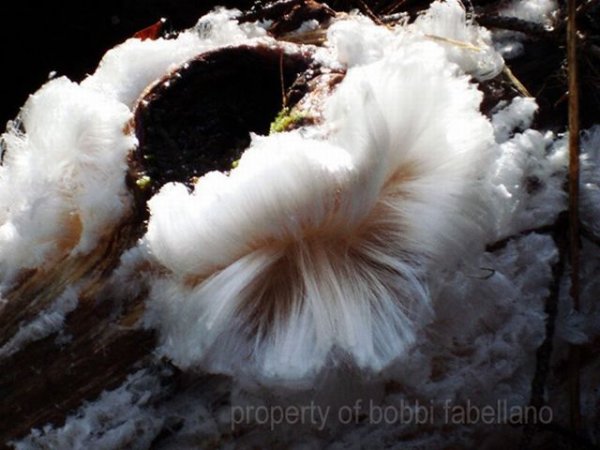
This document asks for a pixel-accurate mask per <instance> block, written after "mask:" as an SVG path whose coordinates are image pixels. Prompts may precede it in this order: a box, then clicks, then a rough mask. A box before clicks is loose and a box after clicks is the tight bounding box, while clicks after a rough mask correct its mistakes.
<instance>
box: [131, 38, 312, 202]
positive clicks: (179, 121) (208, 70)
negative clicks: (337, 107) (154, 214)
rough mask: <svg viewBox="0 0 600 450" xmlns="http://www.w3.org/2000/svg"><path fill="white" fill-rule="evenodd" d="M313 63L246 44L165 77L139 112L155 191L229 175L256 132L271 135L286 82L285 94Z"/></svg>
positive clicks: (140, 154) (141, 155)
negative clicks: (173, 183) (206, 176)
mask: <svg viewBox="0 0 600 450" xmlns="http://www.w3.org/2000/svg"><path fill="white" fill-rule="evenodd" d="M310 62H311V61H309V60H308V58H307V57H305V56H303V55H300V54H294V55H283V56H282V52H281V50H280V49H272V48H267V47H248V46H241V47H234V48H225V49H220V50H217V51H214V52H210V53H206V54H203V55H201V56H199V57H197V58H195V59H193V60H191V61H189V62H188V63H187V64H185V65H184V66H182V67H181V68H179V69H178V70H176V71H175V72H173V73H172V74H170V75H169V76H167V77H165V78H164V79H162V80H161V81H160V82H159V83H158V84H156V85H155V86H154V87H153V88H151V89H150V91H149V92H148V93H147V94H146V95H144V97H143V98H142V100H141V101H140V102H139V105H138V107H137V109H136V111H135V132H136V135H137V137H138V139H139V148H138V150H137V152H136V160H137V163H138V164H139V165H141V168H142V172H144V173H145V174H146V175H148V176H149V177H150V179H151V189H150V190H151V191H152V192H154V191H156V190H157V189H158V188H160V186H162V185H163V184H165V183H167V182H170V181H180V182H184V183H186V184H187V185H188V186H189V185H190V184H191V182H192V179H193V178H194V177H198V176H201V175H203V174H205V173H207V172H209V171H211V170H221V171H223V170H228V169H229V168H230V167H231V164H232V162H233V161H235V160H236V159H238V158H239V157H240V155H241V153H242V151H243V150H244V149H245V148H246V147H247V146H248V145H249V143H250V132H254V133H257V134H263V135H264V134H267V133H268V132H269V126H270V124H271V122H272V121H273V119H274V118H275V116H276V115H277V113H278V112H279V111H280V110H281V108H282V86H281V80H282V77H283V84H284V88H285V89H286V90H287V89H288V88H289V87H290V86H291V85H292V84H293V83H294V81H295V80H296V78H297V77H298V75H299V74H300V73H302V72H304V71H306V70H307V69H308V66H309V64H310Z"/></svg>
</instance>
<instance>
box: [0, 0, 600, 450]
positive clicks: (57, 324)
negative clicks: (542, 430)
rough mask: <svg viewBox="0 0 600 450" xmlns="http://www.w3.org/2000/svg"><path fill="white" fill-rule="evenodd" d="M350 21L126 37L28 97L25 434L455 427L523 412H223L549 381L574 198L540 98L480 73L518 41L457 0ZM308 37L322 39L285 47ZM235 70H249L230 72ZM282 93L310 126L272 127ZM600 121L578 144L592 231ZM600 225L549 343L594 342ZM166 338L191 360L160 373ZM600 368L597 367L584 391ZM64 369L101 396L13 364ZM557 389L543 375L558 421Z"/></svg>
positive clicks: (21, 145) (22, 269)
mask: <svg viewBox="0 0 600 450" xmlns="http://www.w3.org/2000/svg"><path fill="white" fill-rule="evenodd" d="M527 3H528V5H529V6H528V7H526V6H527V5H525V6H522V5H521V6H519V5H516V4H513V5H512V6H509V7H508V8H509V9H507V10H506V11H505V13H506V14H513V15H516V16H519V17H520V16H523V15H524V14H525V15H526V14H534V15H535V17H534V16H531V17H529V16H527V17H528V18H529V19H530V20H534V19H535V20H536V21H537V20H539V21H542V22H545V21H546V17H547V16H548V14H549V13H548V11H550V9H551V7H552V5H553V3H552V2H546V3H543V2H539V3H540V5H542V3H543V5H542V6H543V8H542V6H540V8H542V9H543V11H542V10H541V9H540V11H538V9H539V8H538V9H536V8H534V6H535V5H533V3H535V2H533V3H532V2H527ZM529 7H531V8H533V9H531V8H530V9H531V11H533V12H527V11H529V9H527V8H529ZM510 8H512V9H510ZM513 10H514V11H513ZM296 12H297V11H296ZM332 15H333V13H331V14H329V13H328V14H325V16H326V18H325V19H323V20H322V21H321V23H320V24H319V23H317V22H315V21H314V20H315V19H311V22H310V23H308V24H305V25H302V24H297V25H298V27H296V28H297V31H295V32H291V33H290V32H289V30H287V29H286V34H285V35H284V37H285V38H286V40H287V41H286V42H284V41H280V40H277V39H276V38H275V37H274V36H273V35H272V34H271V33H274V31H273V28H272V27H271V26H272V23H267V22H256V23H254V22H251V21H250V22H248V21H246V22H245V23H240V22H243V20H242V18H243V15H242V14H241V13H240V12H239V11H237V12H236V11H227V10H217V11H215V12H214V13H211V14H209V15H208V16H206V17H203V18H201V19H200V21H199V22H198V25H197V26H196V27H194V28H193V29H191V30H187V31H184V32H182V33H180V34H179V35H178V36H177V37H175V38H172V39H163V38H159V39H156V40H146V41H140V40H139V39H135V38H134V39H130V40H128V41H127V42H125V43H123V44H122V45H120V46H117V47H116V48H114V49H112V50H110V51H109V52H108V53H107V54H106V55H105V57H104V58H103V60H102V61H101V63H100V65H99V67H98V69H97V71H96V72H95V73H94V74H93V75H92V76H90V77H89V78H87V79H86V80H84V81H83V82H82V83H81V84H76V83H72V82H70V81H68V80H66V79H64V78H60V79H56V80H52V81H50V82H49V83H47V84H46V85H45V86H43V87H42V88H41V89H40V91H38V92H37V93H36V94H34V95H33V96H32V97H31V98H30V99H29V101H28V102H27V103H26V105H25V106H24V108H23V110H22V112H21V115H20V121H15V122H13V123H12V124H11V125H10V126H9V129H8V130H7V132H6V133H5V134H4V135H3V142H4V144H3V146H4V149H5V150H4V153H3V163H2V165H1V166H0V186H4V187H5V189H2V190H0V191H1V192H0V267H1V268H2V279H1V280H0V281H1V282H2V285H1V287H2V296H3V297H2V303H1V305H0V308H2V309H0V320H4V321H5V324H6V326H5V327H4V329H3V331H2V333H1V334H0V338H1V340H0V364H3V366H2V367H0V369H2V373H3V375H2V376H0V388H4V389H6V390H7V391H10V392H14V394H13V395H14V396H15V397H14V400H15V401H18V400H19V398H20V397H19V396H23V398H25V399H31V400H30V401H29V404H30V406H27V407H25V406H24V408H25V409H26V408H29V409H28V410H27V409H26V411H29V412H28V413H24V416H25V417H26V419H27V420H20V421H18V424H16V425H14V426H15V427H16V429H15V430H14V431H13V430H8V429H7V430H3V433H4V434H2V436H3V437H11V438H16V437H21V436H23V435H24V434H26V433H27V432H28V431H29V429H30V428H32V427H33V428H35V431H33V432H31V433H30V435H29V436H28V437H26V438H25V439H24V440H21V441H19V443H18V444H17V447H18V448H31V447H34V448H35V446H42V447H43V446H53V445H54V446H63V445H67V444H65V443H67V442H71V443H76V445H79V446H80V447H81V448H88V447H92V448H93V447H94V446H96V447H98V448H102V447H103V446H105V447H106V446H108V447H110V446H113V447H114V446H124V445H130V444H131V443H132V442H137V444H136V445H138V448H145V447H147V446H150V445H163V444H164V446H165V447H164V448H181V446H182V445H184V443H185V440H186V437H189V439H192V440H193V439H194V436H196V438H198V439H200V440H201V441H202V442H205V440H207V441H210V440H213V442H220V443H223V442H221V441H220V440H225V441H227V440H232V439H233V438H234V437H235V438H237V437H239V443H240V445H242V446H244V445H245V446H252V445H257V442H258V443H259V444H261V443H262V444H264V443H265V442H267V441H268V442H269V443H272V444H273V445H274V444H280V445H284V444H285V443H291V442H294V440H299V441H302V442H304V441H305V442H309V443H310V442H312V443H313V444H312V445H315V446H316V448H319V447H320V446H323V445H325V443H326V442H328V443H331V442H337V444H338V445H340V446H343V445H347V444H349V443H353V442H357V441H358V442H367V441H368V442H372V443H374V444H373V445H375V446H378V445H381V446H383V445H384V443H385V442H387V441H389V440H390V439H392V438H393V439H404V440H405V444H406V446H410V445H413V446H418V445H425V446H426V448H441V447H442V446H443V445H448V444H455V445H457V446H461V445H463V446H464V445H471V444H473V443H476V442H481V439H482V436H484V435H486V436H488V443H489V442H494V441H498V440H499V439H502V436H503V434H504V433H508V432H507V431H506V429H507V428H508V427H498V428H497V429H494V430H493V432H489V430H488V429H486V428H485V427H483V426H481V424H473V426H469V427H463V426H455V427H450V428H451V429H448V426H447V425H448V424H447V423H444V421H443V419H442V418H440V417H436V418H434V419H433V420H432V422H431V423H430V426H429V427H428V428H427V429H424V428H421V427H419V426H418V425H417V424H415V423H401V424H394V426H393V427H391V426H383V425H382V426H374V425H372V424H369V422H368V421H365V422H362V423H361V424H355V426H353V427H347V428H344V427H342V426H341V425H340V424H339V423H335V421H333V422H331V423H327V424H326V426H325V425H324V426H323V429H321V430H319V433H316V432H315V429H314V428H311V427H310V426H308V427H305V428H302V429H294V430H293V432H292V431H290V430H288V429H286V428H285V427H284V428H282V429H281V430H279V432H275V433H273V434H270V435H269V437H268V438H267V437H263V438H258V437H257V436H259V434H260V432H261V431H264V430H261V427H260V426H259V425H260V424H256V423H252V422H248V423H244V424H242V425H241V426H240V430H238V433H239V435H236V436H234V435H233V434H232V433H231V430H230V429H228V427H231V426H232V424H231V422H228V421H227V420H228V419H227V417H226V416H227V414H229V420H231V412H230V409H228V408H234V407H236V406H242V405H248V404H261V405H262V404H275V405H277V404H278V403H283V402H286V401H287V402H297V403H298V404H306V403H307V402H309V401H312V400H311V399H312V398H313V396H316V398H317V399H319V401H321V402H322V403H323V404H329V403H327V402H330V403H332V404H333V403H336V402H337V404H338V406H339V405H340V404H343V403H344V401H346V402H348V401H350V400H349V397H348V394H347V393H346V392H345V391H344V386H346V387H348V386H352V389H351V390H352V396H353V397H352V398H353V399H354V398H365V399H366V398H369V399H370V400H373V399H375V401H376V402H377V403H378V404H380V405H387V406H392V407H398V408H400V405H401V404H402V403H403V402H411V401H412V402H414V401H415V399H418V400H419V401H422V402H429V403H428V404H431V405H433V407H441V406H442V405H443V404H444V402H445V401H448V400H450V401H452V402H454V403H457V404H465V403H466V402H474V403H476V404H477V405H481V406H484V405H489V404H495V402H498V401H505V402H507V404H508V405H512V406H524V405H527V404H528V402H529V400H530V395H531V379H532V378H533V376H534V373H535V372H536V351H537V349H538V348H539V346H540V345H541V343H542V342H543V341H544V338H545V333H546V325H545V321H546V319H547V317H546V313H545V301H546V298H547V297H548V295H549V293H550V290H551V286H552V285H553V282H554V280H553V268H554V267H556V264H557V262H558V261H559V258H560V252H559V249H558V248H557V246H556V243H555V242H554V240H553V238H552V236H551V235H549V234H547V233H546V231H547V230H548V229H551V228H552V227H553V226H554V224H555V223H556V221H557V218H558V217H559V215H560V213H561V212H563V211H564V210H565V209H566V195H565V192H564V189H563V184H564V181H565V176H566V146H565V139H564V138H562V137H559V136H557V135H556V134H555V132H552V131H544V130H536V129H533V128H532V123H533V121H534V117H535V114H536V110H537V105H536V102H535V101H534V100H533V99H531V98H527V99H526V98H521V97H514V95H510V96H505V98H502V100H501V101H499V102H498V101H496V102H495V103H494V104H493V105H492V106H491V107H490V108H489V109H485V108H483V107H482V100H483V97H484V95H483V93H482V91H481V90H480V89H478V88H479V87H481V86H483V84H482V83H491V82H493V81H494V80H496V79H497V78H498V77H499V76H501V75H499V74H501V73H502V71H503V70H504V60H503V59H502V57H501V56H500V54H499V53H498V52H497V51H496V50H495V49H494V46H493V41H492V35H491V33H490V31H488V30H486V29H484V28H482V27H480V26H478V25H477V24H476V23H474V22H473V21H472V20H471V19H468V18H467V15H466V13H465V10H464V9H463V7H462V6H461V5H460V4H459V3H458V2H456V1H447V2H434V3H433V4H432V5H431V7H430V9H429V10H427V12H425V13H424V14H422V15H421V16H419V17H418V18H417V19H416V20H415V21H414V22H413V23H411V24H408V22H407V21H405V20H403V21H400V22H398V23H397V24H392V25H390V26H381V25H376V24H374V23H373V22H372V21H371V20H369V19H367V18H365V17H364V16H362V15H360V14H358V13H356V12H354V13H351V14H338V15H335V17H334V18H333V19H332V20H328V19H327V18H328V17H330V16H332ZM536 18H537V19H536ZM238 19H240V22H238ZM294 23H295V22H294ZM270 27H271V28H270ZM293 29H294V28H292V30H293ZM267 30H269V31H267ZM316 32H320V33H321V34H320V39H322V42H321V44H320V45H318V46H317V45H312V44H311V45H309V44H295V43H291V42H289V41H294V36H295V37H296V38H297V39H300V38H299V36H305V35H306V33H316ZM296 42H297V40H296ZM238 72H245V73H247V75H246V76H247V78H248V80H250V81H251V82H247V83H246V84H240V85H239V86H238V85H237V84H236V85H235V86H234V84H235V83H236V78H237V77H238V76H244V75H239V73H238ZM219 83H220V84H219ZM240 86H241V87H240ZM488 86H489V85H488ZM282 90H283V93H282ZM282 96H283V98H282ZM198 97H200V98H198ZM282 111H283V113H285V114H289V117H294V118H295V120H290V121H289V123H286V126H285V127H282V129H278V131H279V132H277V133H271V134H268V131H269V124H270V123H271V122H273V121H274V120H275V119H276V117H278V113H280V112H282ZM279 115H280V116H281V114H279ZM598 135H599V133H598V130H597V127H596V128H592V129H590V130H588V131H587V132H586V133H585V135H584V138H583V142H584V144H583V149H584V153H583V157H582V164H583V177H582V191H583V194H582V204H584V205H587V206H585V208H586V209H585V212H582V217H583V220H584V225H585V226H586V227H587V228H588V229H589V232H590V233H591V236H597V235H598V229H599V228H600V227H599V225H598V223H599V217H598V207H597V201H596V200H597V197H598V195H597V191H598V183H599V181H598V180H600V174H599V172H598V164H599V163H598V152H597V147H598V145H599V142H600V139H598ZM592 241H593V239H590V240H589V242H588V241H585V246H584V255H586V256H585V257H586V263H585V264H584V266H583V272H582V273H583V280H582V293H583V296H582V298H583V302H584V303H583V304H584V307H585V308H587V309H585V311H587V312H588V313H589V316H588V317H584V316H583V315H582V314H574V313H572V312H571V311H570V309H569V302H568V298H566V297H565V294H564V292H566V291H565V290H564V289H563V290H562V291H561V292H563V295H562V297H561V299H560V311H559V315H558V317H559V324H558V326H557V336H558V337H557V339H558V340H559V343H558V345H557V348H558V350H557V354H556V355H555V359H556V361H553V364H560V358H561V351H564V348H563V350H561V343H562V345H563V347H564V346H565V345H566V343H568V342H579V343H589V342H593V341H594V340H595V339H597V337H598V333H599V328H598V315H597V310H598V308H597V306H594V302H593V301H592V298H593V296H594V292H595V289H596V288H597V286H596V285H597V283H596V282H595V281H594V279H595V277H594V275H595V273H596V272H597V268H598V264H599V263H598V254H597V252H594V251H593V245H594V244H593V242H592ZM36 352H37V353H36ZM39 354H46V355H49V356H47V357H46V358H45V359H42V358H34V357H33V356H31V355H34V356H35V355H39ZM66 355H69V356H68V357H67V356H66ZM61 358H70V359H68V360H67V361H68V362H69V368H70V369H69V370H65V373H64V378H63V375H62V372H61V363H62V361H63V360H62V359H61ZM159 359H162V361H163V362H162V363H161V364H171V365H172V369H171V370H165V371H155V372H152V370H155V369H156V367H157V366H158V365H159V363H158V360H159ZM40 360H41V361H42V362H40ZM96 362H99V363H98V365H97V366H96V365H95V363H96ZM135 363H137V365H136V366H134V364H135ZM30 367H31V369H30ZM97 367H99V368H100V369H101V370H95V369H96V368H97ZM134 367H135V370H136V371H137V369H139V368H140V367H144V369H142V371H138V372H136V373H135V374H134V375H131V376H129V378H126V375H127V374H128V373H132V372H134ZM594 367H595V366H594V363H593V362H592V363H590V364H589V365H588V366H585V367H583V369H582V370H583V378H582V379H583V380H584V381H585V383H588V384H589V385H591V384H593V382H594V380H595V375H594V372H593V368H594ZM28 370H30V371H31V372H28ZM145 370H148V372H145ZM151 372H152V373H151ZM34 373H35V376H34V375H32V374H34ZM45 373H48V374H51V376H52V383H53V385H56V386H59V385H60V383H61V382H64V384H70V383H74V384H75V386H76V389H74V390H75V391H77V390H78V389H81V393H79V394H76V395H69V394H68V393H66V392H65V389H64V388H61V389H62V390H60V389H58V388H57V391H59V394H57V395H58V397H52V395H48V394H47V393H46V392H45V391H44V390H43V388H39V387H37V388H34V389H33V391H32V392H33V394H32V393H31V392H29V391H28V390H27V389H26V388H25V387H24V386H23V385H22V384H20V383H19V381H18V380H19V378H24V377H26V376H28V374H29V376H32V377H34V381H35V382H37V383H42V382H43V380H44V379H45V378H44V377H45ZM207 373H208V374H215V378H211V381H210V382H208V381H207V379H208V378H206V376H207V375H206V374H207ZM49 376H50V375H49ZM35 377H37V378H35ZM209 378H210V377H209ZM197 380H201V381H197ZM205 381H206V386H205V387H203V386H199V385H198V383H204V382H205ZM561 383H562V381H561V380H560V379H559V378H552V380H551V383H550V384H549V386H550V389H553V390H554V391H553V392H555V391H556V392H559V394H556V395H555V396H554V397H552V398H551V399H550V400H549V402H550V404H551V405H552V407H553V410H554V411H555V413H556V414H557V418H556V420H557V422H558V423H561V421H562V420H564V418H563V417H562V416H561V414H562V413H561V412H560V411H561V408H562V406H561V405H563V404H564V402H565V399H564V397H563V396H561V394H560V392H561V389H562V384H561ZM103 389H107V390H106V391H105V392H104V394H102V395H101V396H100V397H99V398H98V400H97V401H96V402H93V403H89V404H86V405H85V406H84V407H82V408H80V409H77V407H79V406H80V405H81V402H82V401H83V400H86V399H87V400H93V399H94V398H95V397H96V396H98V395H99V394H100V392H102V390H103ZM213 391H214V392H220V393H222V394H220V395H222V397H221V400H220V401H221V403H220V404H219V405H220V407H216V406H214V405H213V404H212V403H210V402H208V401H207V400H206V399H207V398H208V397H209V394H211V393H214V392H213ZM77 392H79V391H77ZM28 395H29V396H30V397H27V396H28ZM77 395H79V396H77ZM596 395H597V394H596ZM195 399H198V403H197V405H198V406H196V407H194V404H195V403H194V402H195ZM584 401H585V402H586V403H585V404H586V405H593V404H594V401H597V397H594V394H590V395H588V396H586V397H585V398H584ZM36 402H37V403H36ZM44 402H48V403H49V402H53V403H56V404H57V405H58V406H57V407H56V410H53V411H52V412H46V410H45V409H44V405H45V403H44ZM182 405H185V407H184V406H182ZM46 406H47V405H46ZM587 407H588V410H586V411H587V414H588V415H587V416H586V417H589V418H590V420H593V418H594V417H596V418H597V417H598V414H597V411H594V410H593V407H591V406H587ZM37 411H41V412H39V413H38V412H37ZM74 411H77V412H76V413H75V414H73V412H74ZM108 411H111V413H114V415H115V416H118V417H114V418H113V417H110V418H109V417H107V416H108V415H109V413H108ZM228 411H229V412H228ZM69 412H70V413H71V416H70V417H69V418H68V419H67V420H66V422H65V423H64V425H62V424H61V420H62V419H63V418H64V417H65V416H66V414H67V413H69ZM2 413H3V415H2V417H1V418H2V419H3V420H2V421H4V419H5V418H6V423H9V421H10V420H13V422H15V423H16V422H17V420H14V419H11V418H10V414H9V412H8V410H3V411H2ZM36 414H39V415H36ZM47 422H51V423H50V424H48V425H46V423H47ZM174 424H177V425H176V426H175V425H174ZM443 430H444V431H443ZM442 431H443V432H445V433H448V434H447V437H446V438H443V437H442ZM288 432H289V433H288ZM508 434H509V435H510V439H513V440H514V439H518V433H517V432H515V431H514V430H513V431H511V432H510V433H508ZM257 439H258V441H257ZM260 439H264V441H260ZM510 442H513V441H510ZM74 445H75V444H74ZM169 446H171V447H169Z"/></svg>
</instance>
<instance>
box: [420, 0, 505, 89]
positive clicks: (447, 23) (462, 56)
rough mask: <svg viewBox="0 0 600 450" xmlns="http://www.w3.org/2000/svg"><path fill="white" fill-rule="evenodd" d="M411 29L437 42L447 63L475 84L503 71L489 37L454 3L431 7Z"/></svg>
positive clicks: (454, 0)
mask: <svg viewBox="0 0 600 450" xmlns="http://www.w3.org/2000/svg"><path fill="white" fill-rule="evenodd" d="M412 28H413V30H414V31H416V32H418V33H423V34H425V35H426V36H427V37H428V38H429V39H435V40H437V41H438V42H440V43H441V44H442V45H443V46H444V48H445V50H446V53H447V57H448V59H449V60H450V61H452V62H455V63H457V64H458V65H460V66H461V68H462V69H463V70H464V71H465V72H466V73H468V74H470V75H472V76H474V77H475V78H477V79H478V80H489V79H491V78H494V77H495V76H496V75H498V74H499V73H500V72H501V71H502V69H503V68H504V60H503V59H502V57H501V56H500V54H498V53H497V52H496V51H495V50H494V47H493V45H492V34H491V33H490V32H489V31H488V30H486V29H485V28H481V27H479V26H478V25H476V24H474V23H473V22H472V21H471V20H468V19H467V17H466V12H465V9H464V8H463V7H462V5H461V3H460V2H458V1H456V0H450V1H446V2H434V3H432V4H431V6H430V7H429V9H428V10H427V12H426V13H425V14H423V15H421V16H420V17H418V18H417V20H416V21H415V23H414V25H413V26H412Z"/></svg>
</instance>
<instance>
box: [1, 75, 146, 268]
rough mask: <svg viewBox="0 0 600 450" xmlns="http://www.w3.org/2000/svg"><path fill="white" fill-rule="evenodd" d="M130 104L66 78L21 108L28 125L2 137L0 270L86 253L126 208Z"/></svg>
mask: <svg viewBox="0 0 600 450" xmlns="http://www.w3.org/2000/svg"><path fill="white" fill-rule="evenodd" d="M130 115H131V114H130V111H129V110H128V109H127V107H125V106H124V105H123V104H121V103H118V102H116V101H114V100H110V99H107V98H106V97H104V96H103V95H101V94H98V93H96V92H93V91H90V90H88V89H85V88H82V87H80V86H79V85H77V84H75V83H72V82H70V81H69V80H67V79H66V78H59V79H56V80H52V81H50V82H48V83H47V84H46V85H45V86H44V87H43V88H42V89H40V90H39V91H38V92H37V93H36V94H34V95H32V96H31V97H30V98H29V100H28V101H27V103H26V104H25V106H24V107H23V109H22V111H21V116H20V118H21V120H22V128H23V130H24V131H23V130H21V129H19V128H18V127H16V126H13V127H12V128H9V131H8V132H7V133H5V134H4V135H3V140H4V142H5V146H6V149H5V150H6V151H5V154H4V158H3V162H2V165H1V166H0V273H2V275H3V276H4V277H5V279H6V278H7V277H9V276H10V275H11V274H13V273H16V272H17V271H18V270H19V269H22V268H32V267H36V266H38V265H40V264H42V263H43V262H44V261H45V260H46V258H48V257H49V256H51V255H52V254H54V253H55V252H56V251H61V250H62V251H66V252H68V251H74V252H87V251H89V250H91V249H92V248H93V246H94V245H95V243H96V242H97V240H98V238H99V237H100V236H102V234H103V230H104V228H105V227H106V226H107V224H109V223H111V222H113V221H114V220H115V219H116V218H118V217H119V215H120V214H121V213H122V212H123V210H124V208H125V207H126V204H127V197H126V189H125V171H126V168H127V164H126V155H127V152H128V150H130V149H131V148H132V147H133V145H134V144H135V140H134V139H133V138H132V137H131V136H127V135H125V134H124V132H123V128H124V127H125V125H126V123H127V121H128V120H129V118H130Z"/></svg>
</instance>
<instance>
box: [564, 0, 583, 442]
mask: <svg viewBox="0 0 600 450" xmlns="http://www.w3.org/2000/svg"><path fill="white" fill-rule="evenodd" d="M576 11H577V1H576V0H569V2H568V9H567V64H568V69H569V256H570V258H569V262H570V265H571V292H570V293H571V298H572V301H573V309H574V310H575V311H578V310H579V245H580V242H579V86H578V80H577V75H578V74H577V23H576V18H577V14H576ZM579 360H580V351H579V347H578V346H576V345H572V346H571V351H570V355H569V375H570V376H569V391H570V397H569V398H570V419H571V420H570V421H571V427H572V428H573V430H574V431H578V430H579V429H580V428H581V411H580V392H579V391H580V386H579V384H580V382H579Z"/></svg>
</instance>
